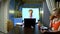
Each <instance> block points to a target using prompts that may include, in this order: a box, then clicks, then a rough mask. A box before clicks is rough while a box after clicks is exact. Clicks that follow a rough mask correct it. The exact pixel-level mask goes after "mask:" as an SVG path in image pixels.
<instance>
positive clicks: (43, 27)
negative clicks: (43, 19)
mask: <svg viewBox="0 0 60 34" xmlns="http://www.w3.org/2000/svg"><path fill="white" fill-rule="evenodd" d="M40 28H41V29H48V28H47V27H45V26H41V27H40Z"/></svg>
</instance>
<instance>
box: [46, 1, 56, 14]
mask: <svg viewBox="0 0 60 34" xmlns="http://www.w3.org/2000/svg"><path fill="white" fill-rule="evenodd" d="M46 3H47V6H48V9H49V11H50V13H52V10H53V9H54V8H56V7H55V0H46Z"/></svg>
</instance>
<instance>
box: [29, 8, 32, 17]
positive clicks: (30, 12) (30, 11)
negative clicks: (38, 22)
mask: <svg viewBox="0 0 60 34" xmlns="http://www.w3.org/2000/svg"><path fill="white" fill-rule="evenodd" d="M29 14H30V18H32V14H33V10H32V9H30V10H29Z"/></svg>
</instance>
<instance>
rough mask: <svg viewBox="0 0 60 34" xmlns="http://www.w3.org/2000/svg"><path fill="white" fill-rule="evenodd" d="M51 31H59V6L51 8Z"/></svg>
mask: <svg viewBox="0 0 60 34" xmlns="http://www.w3.org/2000/svg"><path fill="white" fill-rule="evenodd" d="M49 27H50V28H51V29H52V31H53V32H57V31H60V8H56V9H54V10H53V15H52V16H50V26H49Z"/></svg>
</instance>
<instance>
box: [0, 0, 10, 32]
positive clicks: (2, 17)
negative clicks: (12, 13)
mask: <svg viewBox="0 0 60 34" xmlns="http://www.w3.org/2000/svg"><path fill="white" fill-rule="evenodd" d="M9 2H10V0H7V1H6V2H3V1H2V4H1V8H0V9H1V10H0V31H2V32H4V33H7V20H8V9H9Z"/></svg>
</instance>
